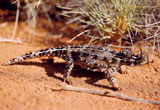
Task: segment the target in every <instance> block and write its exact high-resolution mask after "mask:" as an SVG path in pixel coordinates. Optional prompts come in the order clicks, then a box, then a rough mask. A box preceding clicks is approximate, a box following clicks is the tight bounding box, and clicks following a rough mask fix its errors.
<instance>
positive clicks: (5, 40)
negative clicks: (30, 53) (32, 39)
mask: <svg viewBox="0 0 160 110" xmlns="http://www.w3.org/2000/svg"><path fill="white" fill-rule="evenodd" d="M0 42H14V43H20V44H22V43H23V42H22V41H21V40H20V39H19V38H17V39H16V40H14V39H7V38H1V37H0Z"/></svg>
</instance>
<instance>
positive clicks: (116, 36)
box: [80, 0, 140, 43]
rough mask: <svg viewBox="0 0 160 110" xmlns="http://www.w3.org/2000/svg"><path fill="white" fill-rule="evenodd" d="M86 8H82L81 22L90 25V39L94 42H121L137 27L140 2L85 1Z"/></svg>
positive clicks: (115, 0)
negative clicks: (127, 33)
mask: <svg viewBox="0 0 160 110" xmlns="http://www.w3.org/2000/svg"><path fill="white" fill-rule="evenodd" d="M83 1H84V5H85V6H86V7H84V8H80V10H81V13H80V16H83V17H82V18H81V19H80V21H81V22H83V23H85V24H86V25H88V27H89V31H88V33H89V34H87V35H88V37H91V42H92V41H97V40H104V39H107V40H108V41H117V42H119V43H120V42H121V39H122V36H123V34H124V33H126V32H130V30H131V29H132V28H133V27H135V26H134V21H135V17H136V16H137V10H138V8H139V7H138V6H139V4H140V1H139V0H111V1H103V2H102V1H100V0H83Z"/></svg>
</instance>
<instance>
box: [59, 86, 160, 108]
mask: <svg viewBox="0 0 160 110" xmlns="http://www.w3.org/2000/svg"><path fill="white" fill-rule="evenodd" d="M61 90H66V91H74V92H84V93H90V94H97V95H102V96H108V97H115V98H119V99H122V100H126V101H134V102H141V103H147V104H153V105H160V102H155V101H149V100H143V99H137V98H133V97H129V96H126V95H123V94H120V93H116V92H112V91H109V90H106V91H103V90H93V89H86V88H79V87H73V86H69V85H66V86H62V85H61Z"/></svg>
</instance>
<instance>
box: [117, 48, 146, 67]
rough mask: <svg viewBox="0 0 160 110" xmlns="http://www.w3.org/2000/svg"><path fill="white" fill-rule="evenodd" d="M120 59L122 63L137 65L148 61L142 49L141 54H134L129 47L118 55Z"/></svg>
mask: <svg viewBox="0 0 160 110" xmlns="http://www.w3.org/2000/svg"><path fill="white" fill-rule="evenodd" d="M116 56H117V57H119V59H120V64H121V65H129V66H137V65H142V64H146V63H148V59H147V57H146V55H145V54H144V52H143V51H142V50H141V53H140V54H137V55H136V54H134V53H132V52H131V51H130V50H128V49H124V50H122V51H120V52H119V53H117V55H116Z"/></svg>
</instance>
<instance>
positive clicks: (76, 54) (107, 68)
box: [2, 45, 146, 89]
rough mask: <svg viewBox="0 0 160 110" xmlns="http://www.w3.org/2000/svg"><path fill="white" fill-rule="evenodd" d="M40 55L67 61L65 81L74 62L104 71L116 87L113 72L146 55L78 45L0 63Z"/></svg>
mask: <svg viewBox="0 0 160 110" xmlns="http://www.w3.org/2000/svg"><path fill="white" fill-rule="evenodd" d="M40 57H49V58H51V57H60V58H63V59H64V60H65V61H66V62H67V63H68V65H67V70H66V73H65V74H64V77H63V78H64V81H67V78H68V77H69V76H70V73H71V71H72V69H73V67H74V64H76V65H79V66H81V67H82V68H85V69H87V70H91V71H94V72H104V73H105V74H106V76H107V79H108V81H109V82H110V84H111V85H113V87H114V88H116V89H118V88H119V85H118V83H117V82H116V79H115V78H114V76H113V74H114V73H115V72H117V71H118V70H120V66H121V65H129V66H136V65H140V64H142V63H144V62H146V57H145V55H144V53H143V52H142V51H141V54H139V55H135V54H133V53H132V52H131V51H129V50H127V49H124V50H122V51H120V52H119V53H117V52H116V51H115V50H110V49H109V48H108V47H100V46H87V45H85V46H80V45H79V46H66V47H55V48H49V49H48V48H47V49H42V50H38V51H34V52H30V53H26V54H25V55H22V56H20V57H16V58H14V59H11V60H9V61H8V62H6V63H4V64H2V65H10V64H14V63H16V62H21V61H23V60H27V59H33V58H40Z"/></svg>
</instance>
